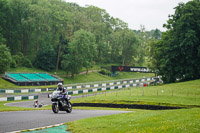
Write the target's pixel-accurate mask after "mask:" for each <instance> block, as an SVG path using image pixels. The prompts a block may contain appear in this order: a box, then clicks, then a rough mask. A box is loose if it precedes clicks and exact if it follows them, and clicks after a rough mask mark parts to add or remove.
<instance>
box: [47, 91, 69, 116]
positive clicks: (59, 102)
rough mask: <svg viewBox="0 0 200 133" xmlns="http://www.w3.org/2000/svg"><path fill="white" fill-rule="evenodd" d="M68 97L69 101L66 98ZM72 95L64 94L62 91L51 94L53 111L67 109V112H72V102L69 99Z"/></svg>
mask: <svg viewBox="0 0 200 133" xmlns="http://www.w3.org/2000/svg"><path fill="white" fill-rule="evenodd" d="M66 98H67V99H68V102H67V100H66ZM70 99H71V95H62V94H61V92H60V91H54V92H53V94H52V95H51V101H52V111H53V112H54V113H58V112H59V111H66V112H67V113H71V112H72V104H71V102H70V101H69V100H70Z"/></svg>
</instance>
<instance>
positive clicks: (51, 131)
mask: <svg viewBox="0 0 200 133" xmlns="http://www.w3.org/2000/svg"><path fill="white" fill-rule="evenodd" d="M66 128H67V126H66V125H62V126H58V127H52V128H46V129H42V130H36V131H28V132H24V133H70V132H67V131H66Z"/></svg>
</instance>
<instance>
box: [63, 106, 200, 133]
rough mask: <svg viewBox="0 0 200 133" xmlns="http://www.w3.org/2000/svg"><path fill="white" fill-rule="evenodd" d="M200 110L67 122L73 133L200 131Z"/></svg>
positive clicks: (133, 114) (69, 129)
mask: <svg viewBox="0 0 200 133" xmlns="http://www.w3.org/2000/svg"><path fill="white" fill-rule="evenodd" d="M199 112H200V109H199V108H193V109H180V110H162V111H161V110H159V111H150V110H138V111H136V112H131V113H124V114H117V115H110V116H103V117H95V118H87V119H82V120H78V121H73V122H69V123H66V125H67V126H68V127H67V130H68V131H71V132H73V133H98V132H99V133H108V132H109V133H135V132H140V133H146V132H154V133H160V132H170V133H171V132H174V133H177V132H181V133H188V132H193V133H198V132H200V126H199V125H200V113H199Z"/></svg>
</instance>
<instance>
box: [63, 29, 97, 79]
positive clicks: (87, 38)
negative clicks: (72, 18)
mask: <svg viewBox="0 0 200 133" xmlns="http://www.w3.org/2000/svg"><path fill="white" fill-rule="evenodd" d="M95 57H96V44H95V37H94V35H93V34H92V33H90V32H87V31H85V30H79V31H77V32H75V33H74V37H73V40H72V42H71V43H70V44H69V54H66V55H64V56H63V61H62V67H63V69H65V70H66V71H67V72H71V74H72V78H73V77H74V74H78V73H79V72H80V70H81V69H82V67H86V68H87V70H88V68H90V67H92V63H93V61H94V59H95Z"/></svg>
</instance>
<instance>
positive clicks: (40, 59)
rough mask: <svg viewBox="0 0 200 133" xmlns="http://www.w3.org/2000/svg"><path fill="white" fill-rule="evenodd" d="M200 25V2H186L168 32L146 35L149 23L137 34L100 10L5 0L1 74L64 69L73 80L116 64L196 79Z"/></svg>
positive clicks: (42, 0)
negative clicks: (16, 70)
mask: <svg viewBox="0 0 200 133" xmlns="http://www.w3.org/2000/svg"><path fill="white" fill-rule="evenodd" d="M158 19H159V18H158ZM135 21H137V18H135ZM199 24H200V4H199V1H198V0H193V1H190V2H188V3H187V4H184V3H180V4H179V5H178V6H177V7H176V12H175V14H174V15H171V16H169V20H168V22H167V23H166V24H164V26H165V27H166V28H167V31H166V32H164V33H161V32H160V30H158V29H155V30H151V31H145V27H144V26H143V25H141V29H140V30H131V29H129V28H128V24H127V23H125V22H123V21H122V20H120V19H118V18H113V17H112V16H110V15H109V14H108V13H107V12H106V11H105V10H104V9H100V8H98V7H95V6H86V7H80V6H79V5H77V4H74V3H67V2H65V1H63V0H0V56H1V57H0V68H1V69H0V73H4V72H5V71H6V70H7V69H8V68H9V67H13V68H15V67H18V66H25V67H37V68H40V69H44V70H47V71H51V70H56V71H57V70H58V69H63V70H65V71H66V72H67V73H71V74H72V77H73V76H74V74H77V73H79V72H80V71H81V69H82V68H83V67H85V68H86V69H87V70H88V69H89V68H91V67H92V66H93V65H94V64H95V63H96V64H105V63H113V64H119V65H125V66H148V67H149V68H151V69H152V70H154V71H157V72H158V73H159V74H160V75H162V76H163V80H164V81H165V82H175V81H176V79H177V78H178V79H182V80H185V79H187V80H188V79H196V78H199V77H200V46H199V45H200V40H199V37H200V25H199ZM161 36H162V37H161Z"/></svg>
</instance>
